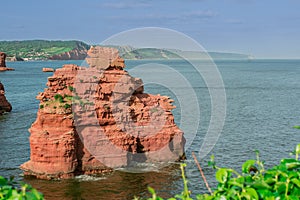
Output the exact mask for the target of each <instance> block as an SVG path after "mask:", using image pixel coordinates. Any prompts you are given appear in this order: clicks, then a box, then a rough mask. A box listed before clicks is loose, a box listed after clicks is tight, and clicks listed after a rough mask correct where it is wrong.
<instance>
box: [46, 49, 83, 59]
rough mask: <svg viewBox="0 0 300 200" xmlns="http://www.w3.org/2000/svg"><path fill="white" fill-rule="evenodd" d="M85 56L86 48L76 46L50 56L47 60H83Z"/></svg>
mask: <svg viewBox="0 0 300 200" xmlns="http://www.w3.org/2000/svg"><path fill="white" fill-rule="evenodd" d="M86 56H87V50H86V49H79V48H76V49H73V50H71V51H68V52H64V53H60V54H56V55H53V56H50V57H49V58H48V59H49V60H84V59H85V58H86Z"/></svg>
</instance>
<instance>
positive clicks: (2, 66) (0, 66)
mask: <svg viewBox="0 0 300 200" xmlns="http://www.w3.org/2000/svg"><path fill="white" fill-rule="evenodd" d="M5 59H6V54H5V53H3V52H0V71H13V70H14V69H13V68H8V67H6V63H5Z"/></svg>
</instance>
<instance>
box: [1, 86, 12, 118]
mask: <svg viewBox="0 0 300 200" xmlns="http://www.w3.org/2000/svg"><path fill="white" fill-rule="evenodd" d="M11 109H12V107H11V105H10V103H9V102H8V101H7V99H6V97H5V90H4V86H3V85H2V83H0V115H1V114H3V113H4V112H10V111H11Z"/></svg>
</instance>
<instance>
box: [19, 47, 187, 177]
mask: <svg viewBox="0 0 300 200" xmlns="http://www.w3.org/2000/svg"><path fill="white" fill-rule="evenodd" d="M88 55H89V57H88V58H87V59H86V61H87V63H88V64H89V65H90V67H89V68H85V67H79V66H77V65H64V66H63V68H61V69H57V70H56V71H55V73H54V75H53V76H52V77H49V78H48V83H47V86H48V88H47V89H45V91H44V92H43V93H40V94H39V95H38V97H37V99H39V100H40V109H39V111H38V114H37V119H36V121H35V122H34V123H33V125H32V126H31V128H30V129H29V131H30V133H31V135H30V148H31V154H30V161H28V162H26V163H24V164H23V165H22V166H21V169H23V170H24V174H25V175H33V176H36V177H38V178H45V179H50V178H69V177H73V176H74V175H79V174H98V173H103V172H107V171H111V170H112V169H113V168H115V167H127V166H130V165H132V164H134V163H137V162H138V163H139V162H151V163H152V162H167V161H175V160H179V159H180V158H181V157H182V156H183V155H184V143H185V139H184V137H183V132H182V131H181V130H180V129H179V128H178V127H177V126H176V124H175V123H174V117H173V115H172V113H171V110H172V109H173V108H174V106H173V105H172V104H171V102H172V100H171V99H169V97H166V96H160V95H151V94H146V93H143V82H142V80H141V79H139V78H134V77H131V76H130V75H129V74H128V72H126V71H125V70H124V67H125V64H124V60H123V59H122V58H120V57H119V54H118V51H117V50H116V49H112V48H102V47H92V48H91V49H90V50H89V52H88Z"/></svg>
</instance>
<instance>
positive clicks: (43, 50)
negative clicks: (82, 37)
mask: <svg viewBox="0 0 300 200" xmlns="http://www.w3.org/2000/svg"><path fill="white" fill-rule="evenodd" d="M73 49H79V50H87V49H89V45H87V44H85V43H84V42H80V41H75V40H73V41H48V40H25V41H0V51H2V52H5V53H6V54H7V56H8V60H9V58H11V57H20V58H23V59H24V58H25V59H26V58H27V59H29V60H45V59H48V58H49V57H51V56H53V55H57V54H61V53H65V52H69V51H71V50H73Z"/></svg>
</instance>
